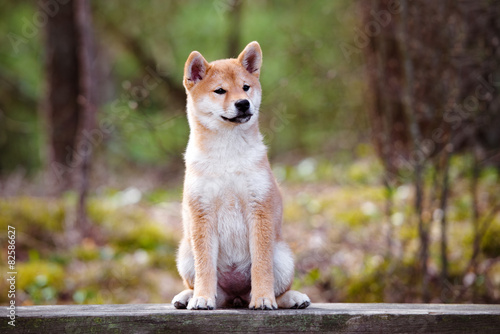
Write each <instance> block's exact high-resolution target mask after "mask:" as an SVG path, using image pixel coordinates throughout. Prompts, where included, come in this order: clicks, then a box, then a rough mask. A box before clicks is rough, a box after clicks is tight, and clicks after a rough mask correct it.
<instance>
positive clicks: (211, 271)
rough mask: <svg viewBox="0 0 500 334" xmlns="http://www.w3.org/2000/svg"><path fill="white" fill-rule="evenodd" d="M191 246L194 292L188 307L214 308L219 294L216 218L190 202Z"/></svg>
mask: <svg viewBox="0 0 500 334" xmlns="http://www.w3.org/2000/svg"><path fill="white" fill-rule="evenodd" d="M189 209H190V215H191V218H192V220H191V246H192V251H193V255H194V268H195V278H194V292H193V298H191V300H190V301H189V303H188V306H187V308H188V309H190V310H191V309H194V310H207V309H208V310H213V309H214V308H215V306H216V304H215V298H216V295H217V255H218V249H219V245H218V239H217V236H216V228H215V219H214V218H213V217H211V215H210V214H208V213H206V212H204V211H203V209H201V208H200V206H199V205H195V204H194V203H190V205H189Z"/></svg>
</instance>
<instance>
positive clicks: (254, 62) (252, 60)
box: [238, 41, 262, 78]
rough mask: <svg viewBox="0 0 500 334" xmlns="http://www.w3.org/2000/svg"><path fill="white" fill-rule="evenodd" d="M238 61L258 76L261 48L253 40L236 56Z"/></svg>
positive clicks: (260, 63) (260, 64)
mask: <svg viewBox="0 0 500 334" xmlns="http://www.w3.org/2000/svg"><path fill="white" fill-rule="evenodd" d="M238 61H239V62H240V64H241V65H242V66H243V67H244V68H246V70H247V71H248V72H250V73H251V74H253V75H255V76H256V77H257V78H258V77H259V75H260V67H261V66H262V50H261V49H260V45H259V43H257V42H255V41H254V42H251V43H250V44H248V45H247V46H246V47H245V49H244V50H243V51H242V52H241V53H240V55H239V56H238Z"/></svg>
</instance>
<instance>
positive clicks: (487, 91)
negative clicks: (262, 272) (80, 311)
mask: <svg viewBox="0 0 500 334" xmlns="http://www.w3.org/2000/svg"><path fill="white" fill-rule="evenodd" d="M253 40H257V41H258V42H259V43H260V45H261V47H262V49H263V57H264V63H263V69H262V74H261V83H262V87H263V100H262V106H261V114H260V124H261V132H262V133H263V135H264V137H265V142H266V144H267V145H268V147H269V155H270V160H271V164H272V166H273V171H274V174H275V176H276V178H277V180H278V181H279V183H280V186H281V189H282V193H283V197H284V204H285V210H284V238H285V239H286V240H287V242H288V243H289V244H290V246H291V247H292V249H293V251H294V253H295V255H296V279H295V283H294V288H296V289H300V290H302V291H304V292H306V293H308V294H309V296H310V297H311V299H312V301H313V302H442V303H463V302H473V303H498V302H500V214H499V210H500V191H499V189H500V187H499V184H500V179H499V168H500V112H499V108H500V94H499V89H500V67H499V63H500V2H497V1H489V0H474V1H473V0H463V1H448V0H443V1H430V0H420V1H416V0H414V1H411V0H366V1H363V0H359V1H348V0H336V1H305V0H298V1H279V0H277V1H271V0H267V1H266V0H256V1H238V0H214V1H195V0H186V1H160V0H151V1H128V2H125V1H88V0H40V1H27V0H22V1H2V2H1V3H0V196H1V197H0V230H1V231H4V232H2V233H0V241H1V245H2V247H1V248H2V251H1V254H0V258H1V262H0V271H1V273H2V275H6V273H7V272H8V271H9V270H8V265H9V261H11V259H9V258H8V254H7V252H8V250H9V249H12V248H13V247H12V246H13V245H15V256H16V259H15V268H16V270H17V272H18V273H19V275H18V277H17V282H16V283H17V294H16V298H17V303H18V305H21V304H22V305H32V304H82V303H85V304H89V303H98V304H100V303H166V302H170V300H171V298H172V297H173V296H174V294H175V293H176V292H178V291H179V290H181V289H182V283H181V280H180V277H179V276H178V274H177V271H176V268H175V251H176V247H177V244H178V242H179V238H180V237H181V235H182V224H181V218H180V200H181V194H182V180H183V168H184V166H183V156H182V155H183V152H184V149H185V146H186V143H187V139H188V131H189V129H188V124H187V120H186V115H185V92H184V88H183V87H182V75H183V66H184V62H185V60H186V59H187V56H188V55H189V53H190V52H191V51H192V50H198V51H200V52H201V53H202V54H203V55H204V56H205V58H206V59H207V60H209V61H211V60H215V59H219V58H225V57H235V56H237V55H238V53H239V52H240V51H241V50H242V48H243V47H244V46H245V45H246V44H247V43H248V42H250V41H253ZM9 226H11V227H12V228H15V231H16V234H15V239H9V236H8V233H7V230H8V229H9ZM12 240H14V241H12ZM9 247H10V248H9ZM0 290H2V291H7V281H6V280H5V279H3V280H1V281H0ZM0 302H1V303H2V304H7V303H8V302H9V300H8V299H7V294H2V295H0Z"/></svg>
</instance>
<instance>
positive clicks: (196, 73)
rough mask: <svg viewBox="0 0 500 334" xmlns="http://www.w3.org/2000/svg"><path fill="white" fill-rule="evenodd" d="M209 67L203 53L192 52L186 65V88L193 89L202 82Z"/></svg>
mask: <svg viewBox="0 0 500 334" xmlns="http://www.w3.org/2000/svg"><path fill="white" fill-rule="evenodd" d="M208 67H209V65H208V62H207V61H206V60H205V58H203V56H202V55H201V53H199V52H198V51H193V52H191V54H190V55H189V57H188V59H187V61H186V64H185V65H184V87H186V89H191V88H192V87H193V86H194V85H195V84H197V83H198V82H199V81H201V80H202V79H203V78H204V77H205V75H206V74H207V71H208Z"/></svg>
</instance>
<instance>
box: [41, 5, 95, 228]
mask: <svg viewBox="0 0 500 334" xmlns="http://www.w3.org/2000/svg"><path fill="white" fill-rule="evenodd" d="M54 6H55V5H54ZM51 8H52V9H53V11H54V15H49V16H48V24H47V37H46V52H47V63H46V68H47V88H48V99H47V101H46V104H45V110H46V115H47V123H48V124H47V125H48V137H49V151H50V156H49V162H48V163H49V166H50V169H51V171H52V173H53V174H52V175H54V177H55V179H56V184H57V186H56V189H54V190H55V192H56V193H61V192H62V191H65V190H69V189H75V190H77V192H78V203H77V215H76V226H74V227H75V228H76V231H77V234H78V237H84V236H86V235H88V233H89V223H88V221H87V218H86V211H85V205H86V196H87V192H88V187H89V169H90V161H91V156H92V151H93V141H92V139H91V138H90V137H91V133H90V132H91V130H92V129H93V128H94V127H95V94H94V92H95V88H94V87H93V85H92V83H93V68H92V60H93V50H92V38H91V36H92V32H91V13H90V4H89V1H88V0H70V1H68V2H67V3H65V4H59V5H58V6H57V7H51Z"/></svg>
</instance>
